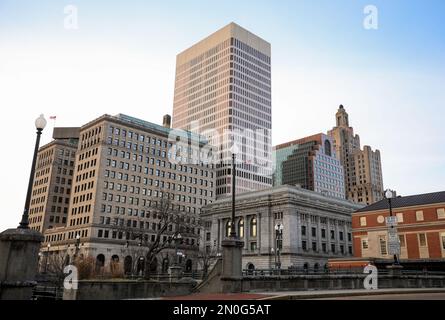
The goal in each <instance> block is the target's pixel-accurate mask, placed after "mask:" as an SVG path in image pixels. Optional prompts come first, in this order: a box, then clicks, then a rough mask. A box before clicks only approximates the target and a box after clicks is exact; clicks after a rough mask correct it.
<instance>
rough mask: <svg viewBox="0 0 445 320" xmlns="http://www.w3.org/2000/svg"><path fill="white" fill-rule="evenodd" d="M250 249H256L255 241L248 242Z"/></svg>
mask: <svg viewBox="0 0 445 320" xmlns="http://www.w3.org/2000/svg"><path fill="white" fill-rule="evenodd" d="M250 250H252V251H255V250H256V242H251V243H250Z"/></svg>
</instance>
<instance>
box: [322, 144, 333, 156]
mask: <svg viewBox="0 0 445 320" xmlns="http://www.w3.org/2000/svg"><path fill="white" fill-rule="evenodd" d="M324 154H325V155H327V156H329V157H331V156H332V151H331V142H330V141H329V140H325V142H324Z"/></svg>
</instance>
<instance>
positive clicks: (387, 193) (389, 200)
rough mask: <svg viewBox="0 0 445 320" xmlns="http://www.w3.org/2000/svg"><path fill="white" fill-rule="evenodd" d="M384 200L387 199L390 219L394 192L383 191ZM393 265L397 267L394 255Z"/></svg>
mask: <svg viewBox="0 0 445 320" xmlns="http://www.w3.org/2000/svg"><path fill="white" fill-rule="evenodd" d="M385 198H386V199H388V205H389V216H390V217H392V203H391V199H392V198H394V191H392V190H390V189H387V190H386V191H385ZM392 228H394V225H393V224H392V225H391V229H392ZM393 264H394V265H399V259H398V258H397V254H394V262H393Z"/></svg>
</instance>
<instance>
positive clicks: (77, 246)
mask: <svg viewBox="0 0 445 320" xmlns="http://www.w3.org/2000/svg"><path fill="white" fill-rule="evenodd" d="M79 245H80V234H77V236H76V250H75V251H74V260H76V258H77V253H78V252H79Z"/></svg>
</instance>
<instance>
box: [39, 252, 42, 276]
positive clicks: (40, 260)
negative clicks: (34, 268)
mask: <svg viewBox="0 0 445 320" xmlns="http://www.w3.org/2000/svg"><path fill="white" fill-rule="evenodd" d="M39 272H42V252H39Z"/></svg>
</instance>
